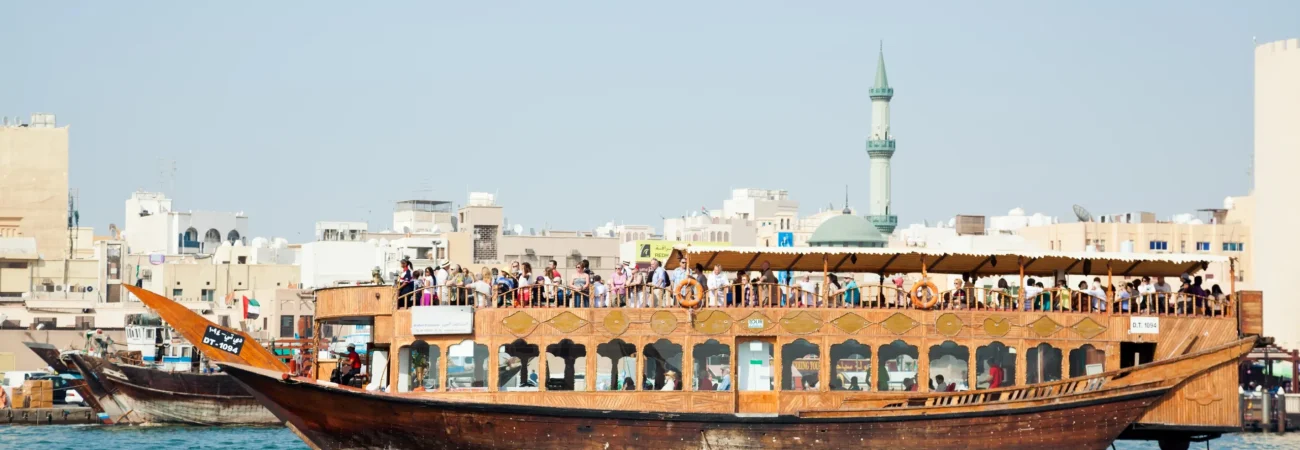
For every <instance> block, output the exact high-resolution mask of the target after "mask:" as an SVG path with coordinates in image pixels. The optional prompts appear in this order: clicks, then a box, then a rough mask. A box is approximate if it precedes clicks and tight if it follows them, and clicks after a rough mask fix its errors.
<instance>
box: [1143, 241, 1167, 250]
mask: <svg viewBox="0 0 1300 450" xmlns="http://www.w3.org/2000/svg"><path fill="white" fill-rule="evenodd" d="M1147 245H1148V248H1149V249H1151V250H1156V251H1165V250H1169V241H1151V242H1148V243H1147Z"/></svg>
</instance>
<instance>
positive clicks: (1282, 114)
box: [1252, 39, 1300, 349]
mask: <svg viewBox="0 0 1300 450" xmlns="http://www.w3.org/2000/svg"><path fill="white" fill-rule="evenodd" d="M1296 124H1300V39H1287V40H1282V41H1274V42H1269V43H1265V44H1260V45H1258V46H1256V47H1255V161H1254V164H1253V166H1252V167H1253V171H1254V176H1255V191H1254V195H1255V198H1256V199H1257V201H1258V204H1256V205H1255V206H1256V208H1255V214H1256V218H1255V223H1254V224H1253V229H1254V232H1255V237H1256V239H1255V242H1258V243H1259V245H1257V246H1255V247H1254V248H1255V253H1254V254H1253V255H1254V259H1255V260H1254V262H1253V265H1254V267H1255V268H1256V272H1255V273H1256V274H1257V275H1258V276H1259V279H1258V282H1257V283H1256V285H1257V286H1258V287H1259V289H1260V290H1262V291H1264V312H1265V313H1264V333H1265V334H1267V335H1270V336H1273V337H1275V338H1276V339H1277V342H1278V344H1280V345H1283V346H1285V347H1287V348H1292V349H1294V348H1300V327H1297V326H1295V318H1296V317H1300V302H1296V301H1293V300H1292V299H1291V298H1290V296H1289V295H1287V294H1286V292H1288V289H1290V288H1291V287H1292V286H1291V281H1292V280H1293V279H1294V278H1295V264H1292V263H1291V261H1293V260H1294V259H1295V257H1296V255H1297V254H1300V239H1296V237H1295V235H1294V234H1292V233H1294V232H1295V228H1293V227H1294V226H1295V225H1296V224H1297V223H1300V209H1297V208H1296V206H1295V203H1296V202H1295V196H1296V193H1297V192H1300V178H1297V177H1296V172H1297V171H1298V170H1300V127H1297V126H1296Z"/></svg>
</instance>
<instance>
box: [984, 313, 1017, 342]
mask: <svg viewBox="0 0 1300 450" xmlns="http://www.w3.org/2000/svg"><path fill="white" fill-rule="evenodd" d="M1009 331H1011V319H1008V318H1006V317H1002V316H990V317H988V318H986V319H984V333H985V334H988V335H989V336H993V337H1002V336H1006V335H1007V332H1009Z"/></svg>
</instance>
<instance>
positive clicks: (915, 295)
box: [912, 279, 939, 309]
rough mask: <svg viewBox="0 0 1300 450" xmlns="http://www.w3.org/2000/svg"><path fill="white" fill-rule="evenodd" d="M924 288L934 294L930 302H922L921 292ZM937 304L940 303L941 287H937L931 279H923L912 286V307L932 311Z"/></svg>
mask: <svg viewBox="0 0 1300 450" xmlns="http://www.w3.org/2000/svg"><path fill="white" fill-rule="evenodd" d="M923 287H924V288H929V289H930V292H931V293H932V295H931V296H930V301H928V302H927V301H924V300H921V293H920V292H921V288H923ZM936 303H939V287H938V286H935V285H934V282H932V281H930V280H929V279H923V280H921V281H917V282H916V284H914V285H912V306H915V307H917V309H930V308H933V307H934V305H935V304H936Z"/></svg>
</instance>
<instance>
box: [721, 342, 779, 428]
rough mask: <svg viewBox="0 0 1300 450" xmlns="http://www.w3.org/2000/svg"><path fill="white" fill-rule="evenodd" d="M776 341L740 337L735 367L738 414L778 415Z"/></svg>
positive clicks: (733, 366) (733, 375)
mask: <svg viewBox="0 0 1300 450" xmlns="http://www.w3.org/2000/svg"><path fill="white" fill-rule="evenodd" d="M775 354H776V339H775V338H771V337H737V338H736V352H735V355H736V363H735V364H732V366H731V367H732V368H733V369H732V371H733V372H734V373H733V374H732V377H733V380H735V382H734V386H733V387H734V388H735V389H736V413H738V414H776V411H777V391H776V386H777V379H776V358H775V357H774V355H775Z"/></svg>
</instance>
